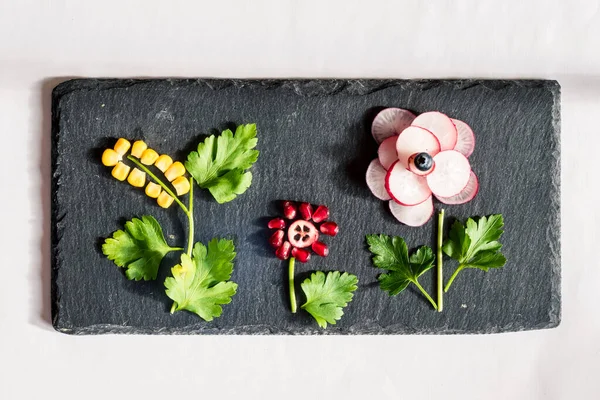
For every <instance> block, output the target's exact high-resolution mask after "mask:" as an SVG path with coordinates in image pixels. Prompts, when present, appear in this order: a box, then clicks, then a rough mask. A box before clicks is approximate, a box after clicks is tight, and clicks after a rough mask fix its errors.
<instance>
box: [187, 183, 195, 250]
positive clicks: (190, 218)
mask: <svg viewBox="0 0 600 400" xmlns="http://www.w3.org/2000/svg"><path fill="white" fill-rule="evenodd" d="M188 202H189V206H188V210H189V212H188V213H187V217H188V224H189V226H190V229H189V231H188V247H187V252H186V253H187V255H188V256H189V257H191V256H192V248H193V247H194V178H192V177H190V195H189V198H188Z"/></svg>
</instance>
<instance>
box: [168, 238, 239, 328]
mask: <svg viewBox="0 0 600 400" xmlns="http://www.w3.org/2000/svg"><path fill="white" fill-rule="evenodd" d="M234 258H235V246H234V245H233V241H231V240H225V239H220V240H219V239H212V240H211V241H210V242H209V243H208V247H205V246H204V245H203V244H202V243H196V244H195V245H194V249H193V251H192V257H190V256H188V255H187V254H182V255H181V264H178V265H176V266H174V267H173V268H172V269H171V272H172V274H173V277H168V278H167V279H165V287H166V288H167V290H166V293H167V296H169V297H170V298H171V299H172V300H173V302H174V303H173V307H172V308H171V312H172V313H173V312H175V311H180V310H187V311H191V312H193V313H195V314H198V316H199V317H200V318H202V319H204V320H205V321H212V320H213V318H215V317H219V316H220V315H221V313H222V312H223V309H222V308H221V305H222V304H229V303H231V297H232V296H233V295H235V293H236V290H237V284H236V283H234V282H230V281H228V280H229V278H231V274H232V272H233V260H234Z"/></svg>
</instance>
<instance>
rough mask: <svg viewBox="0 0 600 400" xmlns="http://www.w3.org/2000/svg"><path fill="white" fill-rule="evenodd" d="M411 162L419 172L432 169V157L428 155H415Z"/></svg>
mask: <svg viewBox="0 0 600 400" xmlns="http://www.w3.org/2000/svg"><path fill="white" fill-rule="evenodd" d="M413 162H414V163H415V167H416V168H417V169H418V170H419V171H423V172H426V171H429V170H430V169H431V167H433V157H431V156H430V155H429V153H418V154H417V155H415V157H414V159H413Z"/></svg>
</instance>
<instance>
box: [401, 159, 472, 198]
mask: <svg viewBox="0 0 600 400" xmlns="http://www.w3.org/2000/svg"><path fill="white" fill-rule="evenodd" d="M433 161H435V169H434V170H433V172H432V173H431V174H429V175H427V177H426V179H427V184H428V185H429V188H430V189H431V191H432V192H433V193H434V194H435V195H436V196H440V197H451V196H454V195H457V194H458V193H460V192H461V191H462V190H463V189H464V188H465V187H466V186H467V183H468V182H469V177H470V174H471V164H469V160H467V157H465V156H464V155H462V154H461V153H459V152H458V151H454V150H448V151H442V152H441V153H439V154H438V155H436V156H435V157H433ZM392 197H393V196H392Z"/></svg>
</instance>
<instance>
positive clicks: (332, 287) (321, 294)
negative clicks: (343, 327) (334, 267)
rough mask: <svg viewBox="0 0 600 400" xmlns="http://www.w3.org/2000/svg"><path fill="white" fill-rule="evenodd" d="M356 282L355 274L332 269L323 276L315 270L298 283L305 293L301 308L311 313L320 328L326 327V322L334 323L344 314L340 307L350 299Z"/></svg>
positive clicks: (344, 305)
mask: <svg viewBox="0 0 600 400" xmlns="http://www.w3.org/2000/svg"><path fill="white" fill-rule="evenodd" d="M357 284H358V278H357V277H356V275H352V274H349V273H347V272H344V273H343V274H340V272H339V271H333V272H328V273H327V276H325V274H324V273H323V272H321V271H317V272H315V273H313V274H311V276H310V278H307V279H306V280H305V281H304V282H302V284H301V285H300V286H301V287H302V290H303V291H304V294H305V295H306V303H304V304H303V305H302V309H304V310H306V311H307V312H308V313H309V314H310V315H312V316H313V318H314V319H315V320H316V321H317V323H318V324H319V326H320V327H321V328H327V323H330V324H331V325H335V323H336V321H338V320H339V319H340V318H342V315H344V311H343V310H342V309H343V308H344V307H346V306H347V305H348V303H349V302H350V301H352V297H353V296H354V295H353V293H352V292H354V291H355V290H356V289H357V287H358V286H357Z"/></svg>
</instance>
